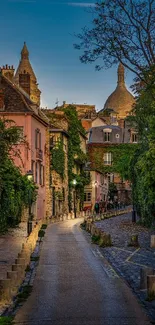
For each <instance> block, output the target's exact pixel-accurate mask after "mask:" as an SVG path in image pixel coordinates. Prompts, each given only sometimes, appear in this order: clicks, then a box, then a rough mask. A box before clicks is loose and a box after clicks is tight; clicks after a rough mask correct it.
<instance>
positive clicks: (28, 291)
mask: <svg viewBox="0 0 155 325" xmlns="http://www.w3.org/2000/svg"><path fill="white" fill-rule="evenodd" d="M31 292H32V286H30V285H26V286H24V287H23V288H22V291H21V292H20V293H19V294H18V295H17V301H16V305H18V304H19V303H22V302H24V301H25V300H26V299H27V298H28V297H29V296H30V294H31Z"/></svg>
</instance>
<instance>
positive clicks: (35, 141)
mask: <svg viewBox="0 0 155 325" xmlns="http://www.w3.org/2000/svg"><path fill="white" fill-rule="evenodd" d="M25 76H26V78H25ZM25 85H26V86H25ZM26 87H27V88H26ZM39 102H40V91H37V79H36V77H35V74H34V72H33V70H32V67H31V64H30V62H29V59H28V50H27V47H26V44H24V47H23V50H22V58H21V61H20V64H19V67H18V69H17V72H16V74H15V76H14V68H13V66H8V65H6V66H3V67H2V68H0V117H5V118H9V119H11V120H13V121H14V122H15V125H16V126H17V127H18V128H19V129H20V131H21V135H22V137H24V138H25V140H26V142H22V141H21V142H20V143H19V144H18V145H17V147H18V148H19V150H20V158H19V157H14V162H15V164H16V165H17V166H19V168H20V169H21V172H22V173H23V174H27V172H28V171H30V170H31V171H32V172H33V178H34V182H35V183H36V184H37V186H38V197H37V202H36V204H34V206H33V211H32V212H33V214H34V217H35V218H36V219H41V218H44V217H46V216H50V215H51V208H50V205H49V201H50V200H51V190H50V182H49V172H48V170H49V159H50V156H49V132H48V126H49V121H48V118H47V117H46V116H45V115H44V113H43V112H42V111H41V109H40V107H39Z"/></svg>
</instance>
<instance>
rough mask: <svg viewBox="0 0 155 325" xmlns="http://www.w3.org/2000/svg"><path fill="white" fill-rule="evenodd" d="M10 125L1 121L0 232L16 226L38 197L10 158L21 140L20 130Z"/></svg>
mask: <svg viewBox="0 0 155 325" xmlns="http://www.w3.org/2000/svg"><path fill="white" fill-rule="evenodd" d="M10 123H11V122H9V121H6V120H2V119H0V152H1V153H0V232H4V231H6V230H7V228H8V227H14V226H16V225H17V224H18V223H19V222H20V220H21V216H22V212H23V208H24V207H28V205H29V204H32V202H34V201H35V200H36V197H37V188H36V185H35V184H34V183H32V182H30V181H29V180H28V179H27V177H26V175H25V176H23V175H22V174H21V172H20V170H19V168H17V167H16V166H15V165H14V163H13V161H12V159H11V157H10V151H11V149H12V148H13V150H15V149H14V147H15V144H16V143H17V142H18V140H19V138H20V134H19V130H17V129H16V127H12V126H10ZM17 151H18V149H17Z"/></svg>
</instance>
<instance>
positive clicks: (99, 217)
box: [84, 207, 132, 221]
mask: <svg viewBox="0 0 155 325" xmlns="http://www.w3.org/2000/svg"><path fill="white" fill-rule="evenodd" d="M130 212H132V208H131V207H127V208H125V209H122V210H115V211H107V212H105V213H101V214H90V213H89V214H88V213H87V214H85V217H84V218H85V220H87V219H89V218H91V219H92V221H100V220H104V219H108V218H113V217H117V216H119V215H121V214H127V213H130Z"/></svg>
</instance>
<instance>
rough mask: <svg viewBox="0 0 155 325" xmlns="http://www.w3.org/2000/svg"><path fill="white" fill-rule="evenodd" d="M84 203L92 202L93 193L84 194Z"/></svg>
mask: <svg viewBox="0 0 155 325" xmlns="http://www.w3.org/2000/svg"><path fill="white" fill-rule="evenodd" d="M84 201H85V202H91V193H90V192H85V193H84Z"/></svg>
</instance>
